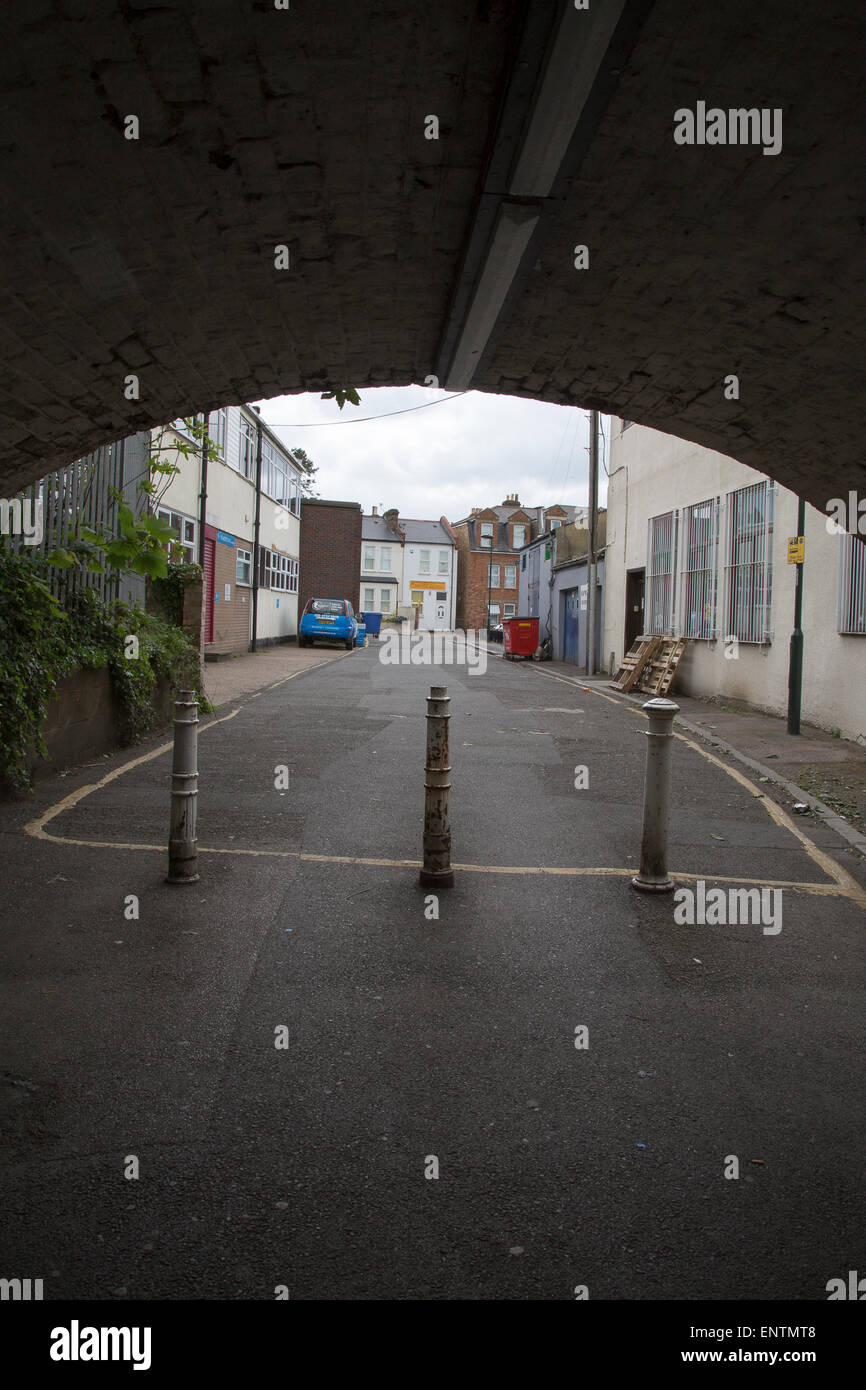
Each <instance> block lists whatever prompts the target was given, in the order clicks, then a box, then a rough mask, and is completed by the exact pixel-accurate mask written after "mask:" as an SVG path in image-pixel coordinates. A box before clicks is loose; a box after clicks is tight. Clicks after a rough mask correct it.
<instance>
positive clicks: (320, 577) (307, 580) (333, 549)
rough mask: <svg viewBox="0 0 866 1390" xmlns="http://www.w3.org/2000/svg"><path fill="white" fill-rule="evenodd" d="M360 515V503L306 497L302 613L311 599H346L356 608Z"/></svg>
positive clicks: (359, 554) (302, 518)
mask: <svg viewBox="0 0 866 1390" xmlns="http://www.w3.org/2000/svg"><path fill="white" fill-rule="evenodd" d="M361 516H362V511H361V504H360V502H331V501H328V500H327V499H326V498H323V497H304V498H303V500H302V502H301V554H300V562H301V563H300V570H301V575H300V591H299V593H298V613H299V614H302V613H303V611H304V608H305V607H306V604H307V600H308V599H311V598H345V599H348V600H349V602H350V603H351V605H352V607H353V608H354V607H355V605H356V601H357V598H358V574H359V572H360V569H361Z"/></svg>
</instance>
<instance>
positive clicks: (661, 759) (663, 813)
mask: <svg viewBox="0 0 866 1390" xmlns="http://www.w3.org/2000/svg"><path fill="white" fill-rule="evenodd" d="M643 709H644V710H645V712H646V714H647V715H648V716H649V728H648V729H647V731H646V736H647V746H646V782H645V784H644V801H643V835H642V836H641V846H640V870H639V871H638V873H637V875H636V877H634V878H633V879H632V886H633V887H634V888H639V889H640V890H641V892H643V893H670V892H671V890H672V889H673V886H674V883H673V879H671V878H669V877H668V871H667V857H668V817H669V814H670V799H671V747H672V745H673V738H674V732H673V731H674V716H675V715H676V714H679V709H680V707H679V705H678V704H676V703H675V702H674V701H673V700H663V699H655V700H647V702H646V704H645V705H644V706H643Z"/></svg>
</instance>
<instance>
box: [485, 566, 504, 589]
mask: <svg viewBox="0 0 866 1390" xmlns="http://www.w3.org/2000/svg"><path fill="white" fill-rule="evenodd" d="M500 570H501V566H500V565H499V563H498V562H497V563H496V564H491V566H490V573H489V575H488V576H487V582H488V587H489V588H491V589H499V588H501V585H500V583H499V579H500Z"/></svg>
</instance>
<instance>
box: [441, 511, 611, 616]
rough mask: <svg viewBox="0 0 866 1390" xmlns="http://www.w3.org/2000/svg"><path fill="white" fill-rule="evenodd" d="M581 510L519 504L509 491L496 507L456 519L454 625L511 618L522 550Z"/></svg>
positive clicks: (579, 513)
mask: <svg viewBox="0 0 866 1390" xmlns="http://www.w3.org/2000/svg"><path fill="white" fill-rule="evenodd" d="M583 512H585V509H583ZM583 512H581V509H579V508H577V507H569V506H564V505H562V504H560V503H555V504H554V505H552V506H550V507H524V506H521V503H520V500H519V498H518V496H517V494H516V493H514V494H513V495H512V496H509V497H506V498H505V501H504V502H502V503H501V505H500V506H498V507H485V508H482V507H473V508H472V511H471V513H470V515H469V516H467V517H464V518H463V520H462V521H455V522H454V523H453V528H452V529H453V531H454V534H455V536H456V538H457V549H458V555H459V562H458V583H457V626H458V627H459V628H464V629H465V628H485V627H495V626H496V624H497V623H500V622H501V621H502V619H503V618H514V617H516V616H517V600H518V581H519V568H518V567H519V564H520V552H521V550H522V549H523V547H524V546H525V545H528V544H529V542H530V541H532V540H535V539H536V537H538V536H541V535H543V534H544V533H545V532H547V531H552V530H555V529H556V528H557V527H559V526H565V525H567V524H568V523H569V522H571V521H574V520H576V519H577V518H578V517H579V516H580V515H583Z"/></svg>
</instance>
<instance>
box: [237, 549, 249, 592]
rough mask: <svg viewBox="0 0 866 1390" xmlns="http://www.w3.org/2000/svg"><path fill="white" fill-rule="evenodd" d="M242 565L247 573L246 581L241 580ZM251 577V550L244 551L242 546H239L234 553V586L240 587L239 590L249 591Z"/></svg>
mask: <svg viewBox="0 0 866 1390" xmlns="http://www.w3.org/2000/svg"><path fill="white" fill-rule="evenodd" d="M242 565H243V566H244V567H245V569H246V572H247V577H246V579H242V578H241V566H242ZM252 576H253V552H252V551H251V550H245V549H244V548H243V546H240V545H239V546H238V548H237V550H236V551H235V585H236V586H240V588H242V589H249V588H250V587H251V586H252Z"/></svg>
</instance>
